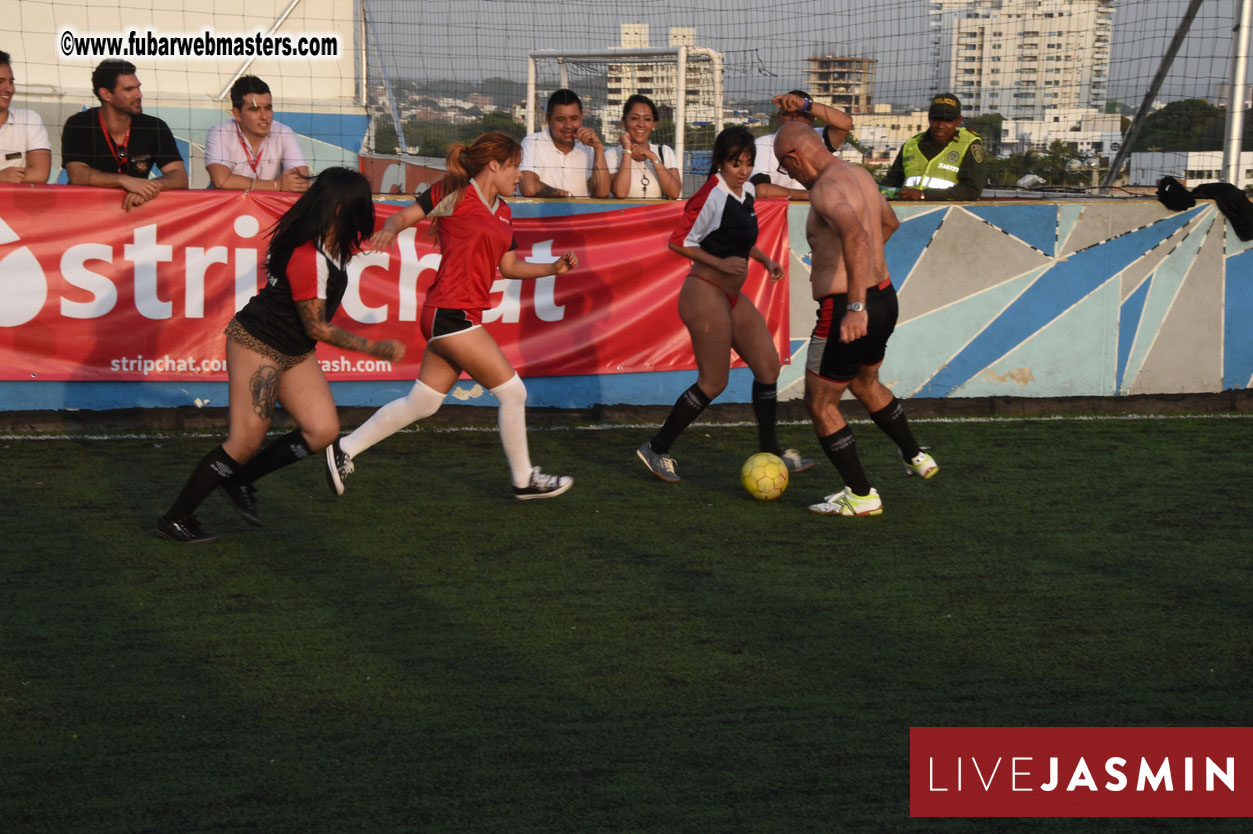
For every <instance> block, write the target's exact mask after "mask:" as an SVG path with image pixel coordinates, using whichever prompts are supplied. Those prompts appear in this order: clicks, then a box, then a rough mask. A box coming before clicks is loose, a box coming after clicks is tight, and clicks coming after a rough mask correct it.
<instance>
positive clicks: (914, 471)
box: [901, 451, 940, 480]
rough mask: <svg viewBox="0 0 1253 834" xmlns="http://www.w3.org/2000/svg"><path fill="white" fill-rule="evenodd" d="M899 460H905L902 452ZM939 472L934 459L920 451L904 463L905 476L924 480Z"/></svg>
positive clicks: (938, 466) (938, 465)
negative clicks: (914, 476) (913, 476)
mask: <svg viewBox="0 0 1253 834" xmlns="http://www.w3.org/2000/svg"><path fill="white" fill-rule="evenodd" d="M901 458H902V459H904V458H905V453H904V452H902V453H901ZM939 471H940V464H938V463H936V462H935V458H933V457H931V456H930V455H928V454H927V453H926V452H922V451H920V452H918V454H916V455H914V457H913V458H912V459H910V460H906V461H905V474H906V475H917V476H918V477H919V478H922V479H924V480H925V479H927V478H930V477H931V476H932V475H934V474H935V473H936V472H939Z"/></svg>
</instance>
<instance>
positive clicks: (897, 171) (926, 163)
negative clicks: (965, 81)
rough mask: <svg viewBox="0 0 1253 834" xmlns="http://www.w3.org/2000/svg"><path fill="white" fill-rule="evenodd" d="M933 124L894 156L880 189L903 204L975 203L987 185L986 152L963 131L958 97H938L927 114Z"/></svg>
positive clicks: (968, 132) (946, 94) (950, 95)
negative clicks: (893, 192)
mask: <svg viewBox="0 0 1253 834" xmlns="http://www.w3.org/2000/svg"><path fill="white" fill-rule="evenodd" d="M927 116H928V119H929V120H930V122H931V126H930V127H929V128H928V129H927V131H926V132H925V133H919V134H918V135H917V136H915V137H913V138H912V139H910V140H909V141H908V142H906V143H905V145H904V147H902V148H901V152H900V153H899V154H897V155H896V160H895V161H893V163H892V167H891V168H889V169H888V172H887V174H886V175H885V176H884V178H883V181H882V182H881V183H880V184H881V185H883V186H885V187H887V188H898V189H900V191H899V193H897V194H896V195H895V196H896V197H897V198H898V199H901V200H977V199H979V195H980V194H982V193H983V187H984V185H986V184H987V181H988V164H987V153H986V151H984V149H983V141H982V140H981V139H980V138H979V136H978V134H976V133H974V132H973V131H971V130H968V129H966V128H964V127H962V126H961V125H962V106H961V102H960V101H958V100H957V96H955V95H953V94H952V93H942V94H940V95H938V96H936V97H935V98H933V99H932V100H931V108H930V110H928V112H927Z"/></svg>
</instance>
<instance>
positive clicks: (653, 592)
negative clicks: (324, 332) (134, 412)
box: [0, 417, 1253, 834]
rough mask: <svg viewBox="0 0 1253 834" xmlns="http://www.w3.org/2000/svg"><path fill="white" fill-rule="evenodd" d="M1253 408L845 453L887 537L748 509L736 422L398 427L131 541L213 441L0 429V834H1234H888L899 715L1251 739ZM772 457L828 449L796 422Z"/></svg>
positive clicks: (822, 478)
mask: <svg viewBox="0 0 1253 834" xmlns="http://www.w3.org/2000/svg"><path fill="white" fill-rule="evenodd" d="M1251 426H1253V423H1250V421H1249V420H1248V419H1241V418H1235V419H1224V418H1220V417H1209V418H1203V419H1179V420H1102V421H1076V420H1064V421H1063V420H1058V421H1049V420H1032V421H1019V422H1004V423H996V422H969V423H922V422H920V423H918V424H916V425H915V429H916V432H917V434H918V436H919V439H920V440H921V441H922V442H923V443H924V444H927V445H929V446H931V447H932V451H933V454H934V455H935V457H936V459H937V460H938V461H939V462H940V465H941V467H942V469H941V472H940V473H939V475H938V476H937V477H935V478H934V479H932V480H930V481H927V482H922V481H919V480H917V479H912V478H906V477H905V476H904V473H903V470H902V467H901V465H900V463H899V460H898V459H897V458H895V456H894V450H893V448H892V447H891V445H890V443H889V442H888V441H887V439H886V438H885V437H883V436H882V435H881V434H880V433H879V432H878V431H877V430H876V429H875V428H874V427H873V426H871V425H869V424H865V423H862V424H858V425H856V426H855V428H856V431H857V434H858V438H859V447H860V449H861V454H862V458H863V460H864V461H865V463H866V468H867V470H868V472H869V474H870V476H871V480H872V482H873V483H874V484H875V485H876V487H877V488H878V489H879V491H880V493H881V494H882V495H883V499H884V506H885V511H884V515H883V516H881V517H879V518H867V519H842V518H831V517H817V516H811V515H809V514H808V513H807V512H806V511H805V510H806V506H807V505H808V504H809V503H812V502H814V501H817V500H819V499H821V497H822V496H823V495H824V494H826V493H830V492H834V491H836V490H837V489H839V488H840V487H841V486H842V485H841V484H840V483H839V481H838V478H837V477H836V475H835V473H834V470H833V468H832V467H831V466H830V464H829V463H827V462H826V461H825V459H823V460H820V462H819V464H818V466H817V467H816V468H815V469H814V470H812V471H810V472H808V473H802V474H799V475H797V476H794V478H793V480H792V484H791V485H790V486H789V488H788V490H787V492H786V493H785V494H784V496H783V497H782V498H781V499H780V500H778V501H777V502H774V503H768V504H761V503H758V502H755V501H753V500H752V499H751V498H749V497H748V496H747V495H746V494H745V493H744V492H743V491H742V489H741V488H740V486H739V483H738V472H739V465H740V463H741V462H742V461H743V459H744V458H746V457H747V456H748V454H749V453H751V452H752V451H754V448H753V447H754V440H755V432H754V430H753V429H752V428H751V427H737V426H695V427H693V428H691V429H690V430H689V431H688V432H687V433H686V434H685V435H684V436H683V437H682V438H681V439H680V441H679V443H678V444H676V446H675V448H674V450H673V452H674V454H675V455H676V457H677V458H678V460H679V466H680V468H679V474H680V475H681V476H682V477H683V481H682V482H680V483H678V484H665V483H662V482H660V481H658V480H656V479H655V478H653V477H652V476H651V475H649V474H648V473H647V472H646V471H645V470H644V468H643V466H642V465H641V464H640V463H639V461H638V460H637V459H636V458H635V455H634V452H633V450H634V448H635V447H636V446H638V445H639V443H641V442H642V441H643V440H644V439H645V438H646V437H647V436H648V434H649V431H648V430H647V429H641V428H613V427H610V428H605V427H579V426H573V425H572V426H570V427H568V428H566V429H564V430H544V431H533V432H532V434H531V448H532V457H533V458H534V461H535V462H536V463H537V464H540V465H542V466H543V467H544V468H545V470H546V471H551V472H569V473H571V474H573V475H574V476H575V480H576V483H575V485H574V488H573V489H572V490H571V491H570V492H569V493H567V494H566V495H565V496H562V497H560V498H557V499H555V500H552V501H532V502H517V501H514V500H513V499H512V498H511V496H510V493H509V489H508V472H507V468H506V466H505V462H504V456H503V454H502V453H501V450H500V444H499V440H498V438H497V436H496V435H495V433H494V432H492V431H482V430H480V431H433V430H423V431H419V432H417V433H409V434H402V435H398V436H396V437H393V438H391V439H389V440H387V441H385V442H384V443H383V444H381V445H379V446H377V447H375V448H374V449H372V450H370V451H369V452H367V453H366V454H364V455H362V456H360V458H359V459H358V460H357V472H356V474H354V475H353V476H352V477H351V478H350V479H349V481H348V491H347V493H346V494H345V496H344V497H342V498H340V499H338V500H336V499H334V498H332V497H331V495H330V494H329V491H328V490H327V487H326V485H325V480H324V476H323V468H322V462H321V460H320V459H314V460H310V461H306V462H302V463H301V464H299V465H297V466H293V467H290V468H288V469H286V470H283V471H280V472H278V473H276V474H274V475H273V476H271V477H269V478H266V479H265V480H263V481H262V482H260V484H259V492H260V499H261V513H262V515H263V517H264V518H265V520H266V526H265V527H264V528H261V529H254V528H250V527H248V526H247V525H246V524H245V523H244V522H243V520H242V519H240V518H239V517H238V516H237V515H235V513H234V511H233V509H232V508H231V507H230V506H229V504H228V503H227V502H226V499H225V498H224V497H223V496H221V495H220V494H218V495H214V496H212V497H211V498H210V499H209V501H208V502H207V503H206V504H205V505H204V507H203V508H202V510H201V511H200V518H201V520H202V522H203V523H204V526H205V527H206V528H207V529H208V530H210V531H211V532H214V533H217V534H219V535H220V536H221V540H220V541H219V542H217V543H214V544H208V545H197V546H179V545H174V544H171V543H168V542H164V541H161V540H158V539H157V538H156V537H155V536H154V535H153V534H152V527H153V522H154V520H155V518H156V516H157V515H159V514H160V513H161V512H163V511H164V510H165V509H166V507H167V506H168V504H169V502H170V500H171V499H172V497H173V495H174V494H175V493H176V491H177V490H178V489H179V487H181V485H182V482H183V480H184V479H185V478H186V476H187V474H188V473H189V472H190V469H191V467H192V466H193V465H194V463H195V462H196V460H198V459H199V458H200V456H202V455H203V454H204V453H205V452H206V451H208V450H209V449H210V448H212V446H213V445H215V444H216V443H217V442H219V441H218V439H217V438H211V437H187V436H169V437H161V438H154V437H148V438H138V439H136V438H131V439H120V438H119V439H90V440H87V439H56V440H38V439H20V438H14V437H4V436H0V449H2V450H3V452H4V456H5V462H6V469H7V471H8V473H9V477H8V478H7V479H6V480H7V481H8V489H7V490H6V493H7V494H6V499H5V500H6V508H5V512H4V513H3V518H0V534H2V538H0V551H2V552H3V556H2V557H0V830H3V831H4V832H6V834H18V832H44V831H47V832H74V834H86V832H109V833H110V834H113V833H114V832H116V833H117V834H121V832H171V834H190V833H191V832H218V831H259V832H409V831H413V832H489V831H490V832H516V833H517V834H529V833H530V832H567V831H568V832H599V831H606V832H644V831H647V832H666V833H667V834H669V832H800V831H815V832H842V831H866V832H930V831H938V832H959V831H975V832H984V831H994V832H1036V831H1040V832H1050V834H1051V832H1071V831H1091V832H1100V833H1101V834H1104V833H1105V832H1139V831H1181V832H1183V831H1186V832H1202V831H1214V832H1237V831H1244V830H1247V828H1246V826H1247V821H1242V820H1146V819H1139V820H1134V819H1133V820H1067V819H1056V820H960V819H958V820H939V819H910V817H909V779H908V752H909V748H908V741H909V728H910V727H911V726H917V725H956V726H964V725H978V726H983V725H991V726H999V725H1031V726H1034V725H1044V726H1051V725H1079V726H1089V725H1091V726H1105V725H1185V726H1191V725H1201V726H1209V725H1215V726H1228V725H1233V726H1234V725H1241V726H1243V725H1248V724H1250V723H1253V715H1251V712H1253V707H1251V706H1250V705H1251V704H1253V671H1251V669H1253V665H1251V663H1250V661H1251V660H1253V657H1251V656H1250V655H1251V653H1253V652H1251V649H1250V647H1251V646H1253V619H1251V618H1250V611H1251V610H1253V605H1251V602H1253V578H1251V573H1250V568H1251V566H1253V559H1251V558H1250V552H1251V551H1253V547H1251V546H1250V543H1249V536H1250V532H1251V527H1253V525H1251V523H1250V519H1251V518H1253V491H1251V490H1250V489H1249V488H1248V484H1247V473H1248V471H1249V467H1250V459H1249V455H1248V452H1247V437H1248V434H1249V431H1250V427H1251ZM781 433H782V439H783V440H784V443H785V445H791V446H797V447H799V448H801V449H802V450H803V451H804V452H805V453H806V454H808V455H810V456H818V457H820V458H821V454H820V452H819V450H818V448H817V444H816V443H815V442H814V440H813V438H812V436H811V434H810V433H809V430H808V428H806V427H804V426H791V425H789V426H784V427H782V429H781Z"/></svg>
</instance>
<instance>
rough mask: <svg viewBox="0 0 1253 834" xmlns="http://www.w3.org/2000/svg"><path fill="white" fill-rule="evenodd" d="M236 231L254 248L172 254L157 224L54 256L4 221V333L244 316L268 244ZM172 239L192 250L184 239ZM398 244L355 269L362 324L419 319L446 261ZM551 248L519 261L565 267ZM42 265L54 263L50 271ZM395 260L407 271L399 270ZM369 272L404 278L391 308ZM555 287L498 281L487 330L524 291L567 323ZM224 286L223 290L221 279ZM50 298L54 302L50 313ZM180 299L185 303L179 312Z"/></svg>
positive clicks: (240, 224) (519, 304)
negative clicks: (368, 290) (366, 284)
mask: <svg viewBox="0 0 1253 834" xmlns="http://www.w3.org/2000/svg"><path fill="white" fill-rule="evenodd" d="M229 228H230V230H231V231H233V232H234V236H235V238H236V239H237V240H238V241H242V242H244V243H245V244H246V245H243V246H227V245H224V244H226V243H227V242H228V237H227V235H226V234H224V233H223V232H219V233H218V234H219V235H220V238H221V239H220V240H215V241H211V242H212V243H216V244H218V245H209V246H190V245H187V246H174V245H171V244H170V243H168V242H167V241H168V240H169V236H168V230H167V234H162V230H161V229H160V227H159V226H158V224H156V223H149V224H144V225H140V226H136V227H134V228H133V229H130V230H129V232H130V240H129V241H128V242H125V243H123V244H121V246H120V247H115V246H112V245H109V244H106V243H101V242H97V241H81V242H67V241H65V239H64V235H60V236H58V238H57V241H56V245H55V247H52V246H49V245H48V244H47V243H46V242H45V244H44V245H43V246H36V247H35V250H32V248H31V246H29V245H16V244H23V241H22V240H21V237H20V236H19V235H18V233H17V232H16V231H14V229H13V228H12V227H11V226H10V225H8V224H7V223H5V221H4V219H3V218H0V298H3V299H4V304H0V327H20V326H21V325H24V324H27V323H29V322H31V321H33V320H35V319H36V318H37V317H39V316H40V315H44V316H46V315H48V314H49V313H52V314H53V315H55V314H56V313H59V314H60V316H61V317H63V318H68V319H97V318H102V317H104V316H107V315H109V314H110V313H112V312H113V311H114V310H115V309H116V308H117V307H118V304H119V303H122V302H130V303H132V304H133V305H134V308H135V311H136V312H137V313H139V315H140V316H142V317H143V318H145V319H150V320H155V321H160V320H165V319H173V318H179V317H181V318H184V319H203V318H204V317H205V315H206V312H205V311H206V306H209V307H210V308H212V307H213V305H215V304H221V303H222V302H225V301H226V300H227V299H228V298H229V300H230V302H231V303H232V304H233V305H234V306H233V307H232V312H234V311H236V310H239V309H240V308H241V307H243V306H244V304H246V303H247V302H248V299H249V298H251V297H252V296H253V295H255V294H256V292H257V289H258V282H257V275H258V272H259V271H260V270H261V269H263V259H264V247H265V244H266V240H265V237H264V235H262V234H261V231H262V228H261V221H259V220H258V219H257V218H256V217H253V216H252V215H249V214H243V215H239V216H237V217H235V218H234V220H233V222H232V223H231V224H230V226H229ZM173 237H175V238H177V239H179V240H180V241H181V242H187V241H186V236H185V235H177V234H176V235H173ZM197 242H203V241H200V240H197ZM396 242H397V247H398V249H399V253H400V257H399V258H398V259H395V258H394V256H393V255H392V254H391V253H389V252H376V251H366V252H362V253H360V254H358V255H356V256H355V257H353V258H352V259H351V260H350V261H349V262H348V266H347V272H348V288H347V290H346V292H345V293H344V298H343V301H342V308H343V311H344V313H345V314H346V315H347V316H348V317H349V318H351V319H352V320H354V321H356V322H358V323H361V324H380V323H382V322H386V321H389V320H392V319H393V318H394V320H396V321H401V322H416V321H417V320H418V314H419V312H420V309H419V308H420V301H421V297H422V296H420V295H419V294H418V285H419V279H420V278H422V279H424V283H425V284H426V285H427V286H429V284H430V282H431V281H432V280H433V279H434V275H435V271H436V270H437V269H439V265H440V259H441V256H440V254H439V253H438V252H427V253H424V254H420V253H419V250H418V247H417V245H416V243H417V242H416V230H415V229H412V228H410V229H406V230H405V231H404V232H402V233H401V234H400V235H399V236H398V237H397V239H396ZM553 244H554V241H553V240H542V241H538V242H536V243H535V244H534V245H533V246H532V249H531V252H530V254H529V255H522V253H519V255H520V256H522V257H523V260H525V261H527V262H528V263H552V262H553V261H556V260H557V256H556V255H554V254H553ZM119 250H120V251H119ZM119 255H120V258H119ZM41 258H42V259H44V260H48V267H49V269H47V270H46V269H45V265H44V264H43V263H41ZM396 260H398V261H399V263H394V262H395V261H396ZM371 268H375V269H382V270H387V271H391V270H393V269H395V270H396V272H397V277H396V278H395V279H389V278H382V279H379V280H378V282H377V285H378V286H379V287H380V288H382V289H383V290H384V291H385V292H386V295H387V296H389V297H390V302H385V303H381V304H374V305H371V304H369V303H367V302H366V301H365V300H364V299H363V297H362V292H361V286H362V276H363V273H364V272H365V271H366V270H367V269H371ZM220 270H225V271H226V275H229V276H230V281H231V283H230V292H229V295H226V294H225V293H220V294H217V295H214V294H213V291H212V289H211V288H212V286H213V285H214V280H215V279H214V278H213V276H215V275H220V272H219V271H220ZM58 271H59V273H60V275H59V277H60V279H61V280H54V281H51V282H50V280H49V272H51V274H52V275H53V276H56V275H57V272H58ZM556 279H557V276H554V275H549V276H545V277H543V278H539V279H537V280H534V281H516V280H514V281H511V280H506V279H503V278H500V279H498V280H496V281H495V282H494V283H493V284H492V286H491V290H490V291H491V293H492V296H493V301H494V302H495V303H494V304H493V306H492V307H491V308H489V309H487V310H484V311H483V321H484V322H488V323H490V322H494V321H500V322H503V323H506V324H516V323H517V322H518V321H519V320H520V319H521V315H522V308H523V293H524V292H526V293H528V294H529V295H530V299H529V300H530V302H531V307H532V310H533V311H534V313H535V315H536V317H537V318H539V319H540V321H548V322H555V321H561V320H562V319H563V318H564V317H565V305H562V304H558V303H557V302H556V300H555V296H556V286H557V285H556ZM216 280H217V281H218V282H219V283H218V285H219V286H220V281H221V278H220V277H219V278H217V279H216ZM50 291H51V292H52V293H54V294H53V295H52V299H51V301H52V304H51V305H50V304H49V300H50V299H49V295H50ZM376 295H377V292H376ZM179 298H181V302H182V303H181V304H180V305H176V304H175V300H176V299H179ZM52 305H55V307H53V306H52ZM53 310H55V313H54V312H53Z"/></svg>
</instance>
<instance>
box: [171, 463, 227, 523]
mask: <svg viewBox="0 0 1253 834" xmlns="http://www.w3.org/2000/svg"><path fill="white" fill-rule="evenodd" d="M238 470H239V464H238V463H236V462H235V459H234V458H232V457H231V456H230V455H228V454H226V450H225V449H223V448H222V447H221V446H218V447H217V448H216V449H214V450H213V451H212V452H210V453H209V454H207V455H205V456H204V457H203V458H201V459H200V463H198V464H196V468H195V469H193V470H192V473H191V477H190V478H188V479H187V483H186V484H184V485H183V491H182V492H180V493H179V494H178V497H177V498H175V499H174V503H173V504H172V505H171V506H170V510H169V512H167V513H166V514H165V520H166V521H178V520H180V519H183V518H186V517H187V516H189V515H191V514H192V513H193V512H195V511H196V508H197V507H199V506H200V504H201V502H203V501H204V500H205V499H206V498H208V497H209V493H211V492H213V490H215V489H217V487H218V484H220V483H221V482H222V481H225V480H227V479H229V478H230V477H231V476H232V475H234V474H235V473H236V472H237V471H238Z"/></svg>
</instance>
